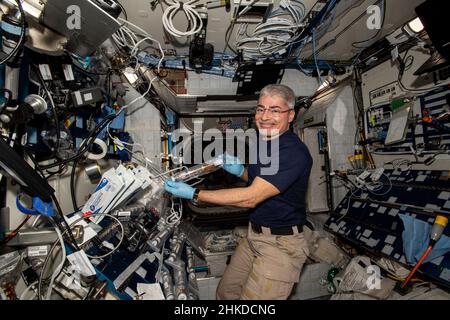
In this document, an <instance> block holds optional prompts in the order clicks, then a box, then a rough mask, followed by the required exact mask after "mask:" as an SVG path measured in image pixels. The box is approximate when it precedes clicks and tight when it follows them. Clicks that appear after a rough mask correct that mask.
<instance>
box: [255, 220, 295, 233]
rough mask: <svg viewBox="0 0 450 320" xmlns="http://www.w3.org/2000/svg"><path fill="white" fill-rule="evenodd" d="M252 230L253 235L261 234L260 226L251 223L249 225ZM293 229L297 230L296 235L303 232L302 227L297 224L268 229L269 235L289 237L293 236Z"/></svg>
mask: <svg viewBox="0 0 450 320" xmlns="http://www.w3.org/2000/svg"><path fill="white" fill-rule="evenodd" d="M250 224H251V227H252V230H253V231H254V232H255V233H262V228H263V227H262V226H260V225H258V224H255V223H253V222H251V223H250ZM294 228H297V230H298V233H302V232H303V225H301V224H299V225H296V226H291V227H278V228H269V229H270V233H271V234H272V235H274V236H291V235H293V234H294Z"/></svg>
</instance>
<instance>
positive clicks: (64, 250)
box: [45, 226, 67, 300]
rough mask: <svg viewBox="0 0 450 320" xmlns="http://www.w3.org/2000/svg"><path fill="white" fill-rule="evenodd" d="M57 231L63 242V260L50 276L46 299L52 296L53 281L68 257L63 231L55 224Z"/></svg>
mask: <svg viewBox="0 0 450 320" xmlns="http://www.w3.org/2000/svg"><path fill="white" fill-rule="evenodd" d="M55 231H56V234H57V235H58V239H59V241H60V243H61V250H62V253H61V262H60V264H59V265H58V266H57V267H56V269H55V270H54V272H53V274H52V276H51V278H50V283H49V285H48V288H47V295H46V298H45V300H50V297H51V294H52V289H53V283H54V281H55V279H56V277H57V276H58V275H59V273H60V272H61V271H62V269H63V267H64V263H65V262H66V257H67V255H66V247H65V245H64V239H63V237H62V235H61V231H60V230H59V229H58V228H57V227H56V226H55Z"/></svg>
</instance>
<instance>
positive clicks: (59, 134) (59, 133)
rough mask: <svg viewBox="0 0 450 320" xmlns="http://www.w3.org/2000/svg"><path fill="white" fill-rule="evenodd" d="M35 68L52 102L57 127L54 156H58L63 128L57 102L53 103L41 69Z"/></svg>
mask: <svg viewBox="0 0 450 320" xmlns="http://www.w3.org/2000/svg"><path fill="white" fill-rule="evenodd" d="M34 67H35V68H36V74H37V76H38V79H39V82H40V83H41V85H42V88H43V89H44V91H45V94H46V95H47V98H48V100H49V101H50V105H51V107H52V110H53V117H54V118H55V127H56V147H55V149H54V150H53V155H57V154H58V150H59V148H60V145H61V126H60V123H59V119H58V112H57V110H56V105H55V102H54V101H53V97H52V94H51V93H50V91H49V90H48V88H47V85H46V84H45V81H44V78H42V75H41V72H40V71H39V68H38V67H37V66H34Z"/></svg>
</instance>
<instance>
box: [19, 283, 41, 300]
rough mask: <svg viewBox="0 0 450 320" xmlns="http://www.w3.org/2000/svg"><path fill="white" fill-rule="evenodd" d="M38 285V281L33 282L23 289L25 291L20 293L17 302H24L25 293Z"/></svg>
mask: <svg viewBox="0 0 450 320" xmlns="http://www.w3.org/2000/svg"><path fill="white" fill-rule="evenodd" d="M37 284H38V281H37V280H36V281H34V282H33V283H32V284H30V285H29V286H28V287H26V288H25V290H24V291H23V292H22V294H21V295H20V297H19V300H25V297H26V295H27V293H28V292H29V291H30V290H31V289H33V287H34V286H36V285H37Z"/></svg>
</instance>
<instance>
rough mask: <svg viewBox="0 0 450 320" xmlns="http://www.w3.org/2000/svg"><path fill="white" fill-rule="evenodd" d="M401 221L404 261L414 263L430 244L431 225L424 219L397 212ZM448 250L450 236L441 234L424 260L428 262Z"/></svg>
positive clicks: (449, 247)
mask: <svg viewBox="0 0 450 320" xmlns="http://www.w3.org/2000/svg"><path fill="white" fill-rule="evenodd" d="M399 216H400V218H401V219H402V221H403V226H404V227H405V230H404V231H403V234H402V239H403V251H404V253H405V257H406V261H407V262H408V263H409V264H411V265H414V264H416V263H417V262H418V261H419V260H420V258H421V257H422V255H423V254H424V252H425V251H426V250H427V248H428V246H429V244H430V233H431V225H430V224H429V223H427V222H425V221H422V220H419V219H416V218H414V217H412V216H408V215H405V214H399ZM449 251H450V237H448V236H446V235H442V237H441V239H439V241H438V242H437V243H436V244H435V246H434V248H433V250H431V252H430V254H429V255H428V257H427V258H426V259H425V261H424V263H425V262H430V261H432V260H434V259H436V258H439V257H440V256H443V255H444V254H446V253H447V252H449Z"/></svg>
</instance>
